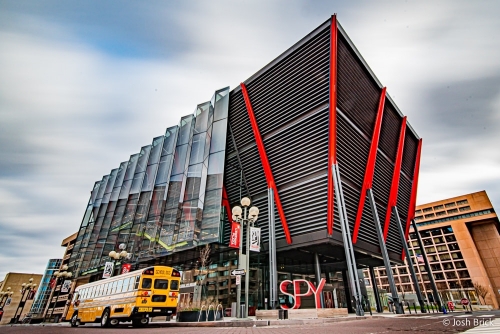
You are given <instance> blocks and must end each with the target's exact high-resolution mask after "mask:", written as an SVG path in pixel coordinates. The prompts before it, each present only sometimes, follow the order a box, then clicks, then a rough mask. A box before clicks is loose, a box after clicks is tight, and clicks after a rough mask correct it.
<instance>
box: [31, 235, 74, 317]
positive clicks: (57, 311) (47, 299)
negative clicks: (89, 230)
mask: <svg viewBox="0 0 500 334" xmlns="http://www.w3.org/2000/svg"><path fill="white" fill-rule="evenodd" d="M76 236H77V233H73V234H72V235H70V236H68V237H66V238H64V239H63V241H62V242H61V246H62V247H65V250H64V255H63V258H62V259H61V260H58V261H57V262H54V261H55V260H50V261H49V265H48V267H47V270H46V275H47V277H45V276H44V278H43V280H42V281H43V282H44V292H43V294H42V293H40V300H38V299H37V300H36V302H35V303H34V304H33V309H32V313H33V318H41V320H44V321H55V322H57V321H58V320H59V319H62V318H64V316H65V314H66V311H67V308H68V298H69V297H70V295H71V292H72V291H73V290H74V286H75V282H72V281H71V277H62V276H61V277H60V278H57V277H56V276H54V274H56V273H63V272H67V271H66V270H65V268H67V267H68V264H69V259H70V257H71V254H72V253H73V247H74V245H75V241H76ZM57 264H59V265H58V266H57ZM47 280H48V282H49V283H48V284H45V282H46V281H47ZM70 282H71V285H69V286H68V283H70ZM63 285H64V288H63V289H61V288H62V287H63ZM47 293H48V295H47Z"/></svg>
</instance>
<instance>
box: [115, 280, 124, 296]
mask: <svg viewBox="0 0 500 334" xmlns="http://www.w3.org/2000/svg"><path fill="white" fill-rule="evenodd" d="M122 286H123V280H122V279H121V280H119V281H118V285H117V287H116V292H117V293H119V292H122Z"/></svg>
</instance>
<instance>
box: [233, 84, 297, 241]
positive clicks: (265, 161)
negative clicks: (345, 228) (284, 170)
mask: <svg viewBox="0 0 500 334" xmlns="http://www.w3.org/2000/svg"><path fill="white" fill-rule="evenodd" d="M240 86H241V91H242V93H243V98H244V99H245V105H246V107H247V111H248V117H249V118H250V124H251V125H252V130H253V134H254V136H255V143H256V144H257V149H258V150H259V155H260V161H261V162H262V167H263V168H264V174H265V176H266V180H267V186H268V187H269V188H272V189H273V190H274V202H275V203H276V209H278V214H279V215H280V220H281V225H282V226H283V230H284V232H285V237H286V242H287V243H288V244H291V243H292V237H291V236H290V231H289V230H288V224H287V222H286V218H285V212H284V211H283V207H282V206H281V200H280V196H279V193H278V188H277V187H276V182H274V176H273V172H272V170H271V165H270V164H269V159H268V158H267V154H266V149H265V147H264V141H263V140H262V137H261V135H260V131H259V127H258V125H257V120H256V119H255V114H254V112H253V108H252V103H251V102H250V96H249V95H248V90H247V87H246V86H245V84H244V83H241V84H240Z"/></svg>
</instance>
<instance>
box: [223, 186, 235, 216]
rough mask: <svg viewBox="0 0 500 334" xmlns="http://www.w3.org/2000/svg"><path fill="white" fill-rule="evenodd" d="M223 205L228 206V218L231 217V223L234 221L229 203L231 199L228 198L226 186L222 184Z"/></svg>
mask: <svg viewBox="0 0 500 334" xmlns="http://www.w3.org/2000/svg"><path fill="white" fill-rule="evenodd" d="M222 205H223V206H224V207H225V208H226V212H227V218H228V219H229V223H230V224H232V223H233V213H232V212H231V205H230V204H229V200H228V199H227V192H226V187H225V186H222Z"/></svg>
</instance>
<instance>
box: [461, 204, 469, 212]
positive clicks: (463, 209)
mask: <svg viewBox="0 0 500 334" xmlns="http://www.w3.org/2000/svg"><path fill="white" fill-rule="evenodd" d="M464 211H470V206H468V205H467V206H464V207H463V208H460V212H464Z"/></svg>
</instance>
